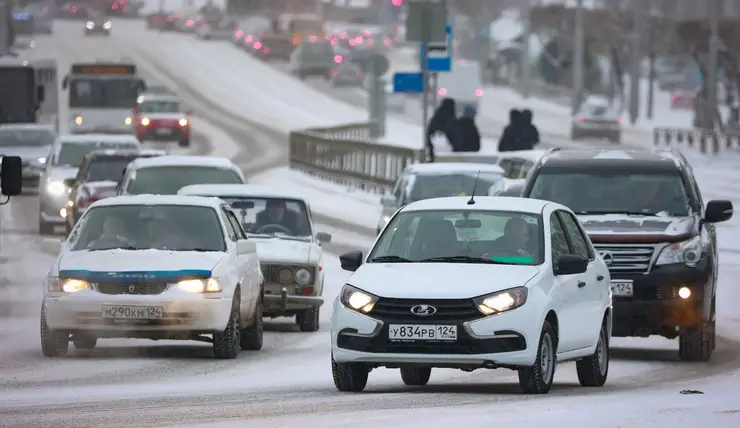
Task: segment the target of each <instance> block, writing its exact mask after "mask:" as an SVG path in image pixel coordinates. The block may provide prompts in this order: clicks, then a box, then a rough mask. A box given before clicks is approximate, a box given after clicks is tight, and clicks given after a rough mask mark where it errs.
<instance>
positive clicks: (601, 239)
mask: <svg viewBox="0 0 740 428" xmlns="http://www.w3.org/2000/svg"><path fill="white" fill-rule="evenodd" d="M522 196H523V197H528V198H536V199H545V200H550V201H554V202H558V203H561V204H563V205H566V206H568V207H570V208H571V209H572V210H573V211H574V212H575V213H576V214H577V215H578V217H579V220H580V221H581V223H582V224H583V226H584V228H585V229H586V231H587V232H588V234H589V236H590V237H591V241H592V242H593V244H594V247H595V248H596V250H597V251H598V252H599V253H600V254H601V257H602V258H603V259H604V261H605V262H606V264H607V266H609V272H610V276H611V289H612V295H613V302H614V323H613V325H614V327H613V328H614V330H613V336H622V337H625V336H638V337H647V336H651V335H660V336H663V337H666V338H669V339H673V338H676V337H678V338H679V356H680V358H681V359H682V360H685V361H706V360H708V359H709V358H710V357H711V355H712V351H713V350H714V347H715V318H716V317H715V308H716V302H715V299H716V291H717V271H718V269H717V263H718V261H717V237H716V230H715V226H714V223H719V222H723V221H726V220H728V219H730V217H732V202H730V201H725V200H715V201H709V202H708V203H706V205H705V203H704V200H703V199H702V196H701V192H700V190H699V186H698V185H697V183H696V180H695V178H694V174H693V171H692V168H691V166H690V165H689V164H688V162H687V161H686V159H685V158H684V157H683V156H682V155H681V154H680V153H678V152H673V151H666V150H655V151H629V150H607V149H604V150H552V151H551V152H550V153H549V154H547V155H546V156H544V157H543V158H542V159H541V160H540V161H539V162H538V163H537V164H536V165H535V166H534V167H533V168H532V170H531V171H530V173H529V177H528V178H527V183H526V185H525V187H524V190H523V192H522Z"/></svg>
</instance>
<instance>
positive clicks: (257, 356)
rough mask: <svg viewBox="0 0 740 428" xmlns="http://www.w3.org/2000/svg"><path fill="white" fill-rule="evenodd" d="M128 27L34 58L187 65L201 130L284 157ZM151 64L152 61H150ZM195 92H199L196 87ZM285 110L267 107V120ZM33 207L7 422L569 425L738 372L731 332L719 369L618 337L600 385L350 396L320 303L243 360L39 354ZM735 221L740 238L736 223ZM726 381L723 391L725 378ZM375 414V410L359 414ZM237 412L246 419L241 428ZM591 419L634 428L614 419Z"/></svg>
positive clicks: (142, 349)
mask: <svg viewBox="0 0 740 428" xmlns="http://www.w3.org/2000/svg"><path fill="white" fill-rule="evenodd" d="M132 24H133V25H136V23H132ZM123 27H124V25H121V26H118V25H116V28H117V29H119V30H121V31H117V32H115V33H114V36H113V37H112V38H111V39H110V40H107V39H82V37H81V34H82V31H81V30H82V28H81V25H79V23H77V24H70V23H65V24H60V25H59V26H58V27H57V29H58V32H57V34H55V36H54V38H53V39H43V40H40V41H39V47H38V49H37V53H36V54H38V55H53V56H54V57H56V58H57V59H58V60H59V61H60V62H62V61H64V62H65V63H69V61H73V60H75V59H87V60H90V59H93V58H106V57H107V58H110V57H111V55H112V53H115V55H116V57H120V56H129V57H132V58H134V59H135V60H136V61H137V63H139V64H140V65H141V66H143V67H144V68H145V71H146V72H147V74H148V75H152V76H154V77H156V78H159V79H161V80H163V81H164V79H171V78H172V76H177V75H178V74H179V76H180V77H179V78H178V79H177V80H179V81H178V82H175V83H176V84H177V86H178V87H179V89H180V91H181V92H183V96H184V97H185V98H186V101H187V102H188V103H189V104H190V105H191V106H192V108H193V109H194V110H195V112H196V115H197V116H198V117H199V118H202V119H204V120H207V121H208V122H211V123H212V124H213V125H215V127H216V128H219V129H218V130H213V128H214V126H213V125H211V126H210V128H209V126H206V125H204V126H203V127H202V128H200V129H201V131H203V130H208V129H211V130H213V132H210V131H209V135H208V137H209V138H211V141H210V143H211V145H212V146H213V148H214V150H216V151H218V150H219V149H220V148H219V147H220V141H218V140H219V136H218V135H219V134H218V133H217V132H216V131H220V132H221V134H220V135H223V133H226V134H229V135H230V136H231V137H233V138H234V139H236V141H238V142H240V143H242V144H243V147H240V149H242V150H241V152H240V153H239V154H238V155H237V160H239V161H240V163H241V164H243V165H244V166H246V167H248V168H249V169H251V170H254V169H264V168H268V167H270V166H273V165H278V164H281V163H283V162H284V155H285V147H284V144H285V142H284V141H285V140H284V137H283V138H280V137H281V136H282V135H284V134H283V133H282V132H280V131H276V130H275V129H274V128H273V129H271V128H270V127H269V126H264V125H255V124H253V123H250V121H249V119H250V114H251V113H253V112H255V111H256V110H255V109H253V110H249V111H242V112H241V114H240V112H239V111H238V110H239V107H240V106H238V105H235V104H236V103H234V102H231V101H230V102H229V103H230V105H229V106H225V107H224V106H221V105H219V104H218V103H216V102H214V101H213V100H211V99H209V97H208V96H203V94H197V93H195V92H196V91H199V90H200V91H204V90H205V85H204V84H203V82H202V81H198V78H197V77H196V78H194V79H193V78H191V79H190V80H189V81H186V80H185V79H186V77H187V72H188V71H190V72H191V73H192V74H193V75H194V76H203V75H204V74H206V71H204V70H209V71H212V70H211V68H209V66H208V65H207V64H202V63H197V62H192V63H191V65H190V70H182V66H181V63H179V64H178V63H175V62H173V61H170V62H169V63H167V64H164V63H158V62H159V61H164V60H167V58H163V54H162V50H166V49H167V45H161V46H154V45H155V44H156V41H157V39H156V37H157V36H155V35H146V34H131V35H129V34H127V33H125V32H124V31H122V29H123ZM129 36H130V37H129ZM146 61H150V62H151V63H150V64H148V65H146V66H145V64H144V62H146ZM223 61H224V62H225V61H227V59H225V58H224V59H223ZM223 68H225V71H222V72H220V74H215V72H214V74H212V76H211V78H212V79H214V80H226V79H227V76H228V75H230V74H231V75H233V74H238V73H239V70H233V69H229V68H228V67H222V69H223ZM175 69H179V70H175ZM62 70H63V69H62ZM177 71H179V73H177ZM253 72H254V70H253V71H252V73H253ZM168 75H169V76H168ZM252 76H253V80H248V81H245V82H243V83H242V84H243V85H254V86H262V85H268V84H269V81H270V79H271V76H270V74H265V75H264V76H262V77H261V78H260V80H254V79H257V77H255V75H254V74H252ZM234 81H235V80H234ZM233 89H234V91H235V92H237V91H238V90H239V88H237V87H235V88H233ZM188 91H190V93H185V92H188ZM252 94H253V95H254V96H255V98H253V99H250V100H247V102H251V103H252V104H256V105H262V106H263V109H264V108H265V107H264V106H265V105H268V104H269V103H266V102H265V101H264V100H263V99H258V98H256V95H255V94H258V91H256V90H254V91H253V92H252ZM263 96H264V95H263ZM263 103H265V104H263ZM244 105H246V102H245V104H244ZM279 113H280V112H279V111H264V112H262V114H263V115H265V116H267V115H278V114H279ZM253 119H254V118H253ZM203 132H204V133H205V131H203ZM197 148H198V147H196V149H197ZM36 209H37V208H36V200H35V198H34V197H32V196H29V197H21V198H18V199H14V200H13V201H12V202H11V203H10V204H9V205H6V206H4V207H3V209H2V210H1V211H0V212H1V213H2V223H1V224H2V228H3V230H2V233H1V235H0V236H2V241H1V242H0V260H2V262H3V264H2V265H0V289H3V288H5V289H6V290H5V291H7V290H11V293H10V294H7V293H6V294H5V300H9V301H12V302H16V303H18V306H17V308H16V310H14V311H13V313H14V315H15V316H13V317H8V318H2V319H0V338H2V346H0V426H2V427H24V428H26V427H36V426H39V427H41V426H50V425H53V426H55V427H58V428H63V427H75V428H78V427H107V426H109V427H117V428H122V427H137V428H140V427H144V426H151V427H154V426H190V425H193V424H205V423H212V422H224V423H225V424H224V425H213V427H214V428H215V427H217V426H221V427H227V426H229V427H230V426H239V427H293V426H298V425H300V426H301V427H302V428H303V427H314V426H315V427H329V426H339V425H342V426H346V425H348V424H353V425H356V426H370V425H369V424H370V423H373V424H384V425H385V426H395V427H400V426H407V427H416V426H419V425H418V424H419V422H420V421H421V422H423V421H426V426H429V424H430V423H434V422H441V421H450V422H456V423H459V422H461V421H466V420H467V419H466V418H468V417H469V416H470V415H475V416H477V417H478V419H473V421H479V422H484V421H487V422H488V423H494V422H495V423H501V422H502V421H503V420H507V421H509V422H508V423H507V425H510V426H524V425H525V423H526V422H527V421H529V422H532V421H538V422H540V423H544V422H548V420H543V419H542V418H541V416H540V417H539V418H540V419H535V416H533V415H532V414H531V413H530V415H529V416H526V412H527V411H529V412H532V411H533V410H535V409H537V410H536V412H537V414H541V415H545V414H546V413H547V412H548V411H551V410H552V409H553V408H560V409H569V410H571V409H572V412H573V415H570V416H568V415H563V412H562V411H561V412H559V413H556V415H560V416H557V417H560V418H561V419H562V418H564V419H567V418H571V420H575V419H583V417H584V416H585V415H586V414H587V413H586V412H587V409H588V408H590V407H594V408H598V409H601V410H600V411H601V412H603V413H604V414H605V413H606V412H607V411H609V410H608V409H611V410H614V409H617V411H619V409H623V410H622V412H623V413H629V412H628V411H625V410H624V406H625V403H626V401H625V400H624V397H632V402H633V403H634V401H635V400H637V401H642V399H638V398H637V397H646V398H645V401H646V402H648V401H650V400H654V399H655V397H663V396H665V397H666V399H667V400H671V399H673V400H676V399H677V398H676V397H679V396H678V393H677V391H678V390H679V389H684V388H699V389H705V390H706V391H712V385H719V384H717V381H715V380H714V379H712V378H711V377H712V376H715V375H716V376H727V375H726V373H729V372H734V371H736V370H738V369H740V359H739V358H738V355H740V343H738V342H737V341H734V340H731V339H729V338H727V337H725V338H723V339H721V340H720V341H719V343H718V347H717V350H716V352H715V354H714V357H713V359H712V362H711V363H708V364H684V363H679V362H678V361H677V352H676V348H677V343H676V342H675V341H666V340H661V339H642V340H633V339H627V340H626V339H618V340H615V341H614V342H615V343H614V344H615V350H614V352H613V355H612V356H613V358H615V360H614V361H613V362H612V366H611V368H610V378H609V382H608V383H607V386H606V387H604V388H603V389H584V388H581V387H579V386H576V385H577V380H576V375H575V366H574V364H566V365H562V366H559V367H558V372H557V374H556V378H555V381H556V385H555V387H554V388H553V391H552V393H551V394H550V396H548V397H531V396H524V395H521V394H520V393H519V392H518V386H517V382H516V376H515V373H514V372H509V371H503V370H500V371H476V372H475V373H462V372H459V371H452V370H436V371H435V372H434V373H433V375H432V380H431V382H430V385H428V386H427V387H423V388H414V387H406V386H403V385H402V383H401V380H400V375H399V374H398V371H397V370H384V369H381V370H378V371H374V372H373V373H372V374H371V376H370V382H369V386H368V389H367V393H364V394H339V393H337V392H336V390H335V389H334V386H333V384H332V380H331V373H330V367H329V337H328V330H327V328H328V316H329V311H328V310H327V309H325V310H323V311H322V317H321V319H322V328H321V329H320V331H319V332H317V333H299V332H298V331H297V328H296V327H295V326H294V324H293V323H291V322H290V321H288V320H277V321H274V322H270V323H269V324H268V325H267V329H268V332H267V334H266V336H265V348H264V349H263V350H262V351H259V352H256V353H249V352H244V353H242V354H241V355H240V357H239V358H238V359H237V360H234V361H217V360H213V359H212V354H211V348H210V346H209V345H206V344H198V343H194V342H151V341H134V340H127V341H122V340H106V341H103V342H102V343H101V344H100V346H99V347H98V348H96V349H95V350H92V351H84V352H83V351H74V350H73V351H71V352H70V354H69V356H67V357H65V358H58V359H47V358H44V357H43V356H42V355H41V352H40V349H39V342H38V327H39V326H38V319H39V318H38V315H39V309H40V297H41V281H42V278H43V277H44V276H45V274H46V270H47V268H48V266H49V264H50V262H51V259H50V257H48V256H45V255H43V254H40V253H39V247H40V241H41V239H40V237H38V236H37V235H36ZM726 230H727V232H726V233H732V231H733V230H734V229H732V228H728V229H726ZM329 231H330V232H332V233H335V231H334V230H329ZM336 233H337V234H339V233H344V234H345V238H351V237H352V236H353V235H352V231H347V230H336ZM720 233H725V232H724V231H723V232H720ZM736 236H740V234H738V235H736ZM348 240H349V241H354V242H342V243H341V245H335V246H330V247H328V248H327V249H328V250H329V251H331V252H333V253H337V252H340V251H344V249H345V247H348V246H351V244H354V246H357V247H363V246H366V245H367V241H366V240H360V239H354V238H353V239H348ZM728 242H729V240H728ZM728 245H729V244H728ZM721 258H722V260H723V263H724V264H723V266H722V268H721V271H720V277H721V278H724V279H725V280H726V281H725V282H723V285H724V286H725V288H722V286H721V287H720V288H721V289H722V291H721V292H722V295H721V296H720V297H721V298H720V299H718V304H720V303H719V302H721V304H720V307H719V309H720V312H722V313H723V318H722V319H721V320H720V329H722V327H725V330H730V328H729V327H731V329H733V330H734V329H735V328H736V326H737V325H740V319H738V318H737V317H736V316H734V315H733V313H738V312H740V311H737V310H735V311H734V312H732V310H733V308H734V306H735V304H734V302H738V301H739V299H738V297H740V292H736V291H735V289H734V287H732V286H734V284H733V283H732V278H735V277H737V274H738V272H740V261H737V259H738V257H736V256H735V254H733V253H732V252H723V254H722V256H721ZM325 269H326V275H327V277H326V286H325V291H324V295H325V297H326V299H327V301H329V300H330V299H332V298H333V297H334V296H335V295H336V294H337V292H338V291H339V289H340V288H341V286H342V285H343V284H344V282H345V280H346V278H347V277H348V273H346V272H343V271H341V270H340V269H339V267H338V261H337V259H336V256H332V257H330V258H329V262H327V264H326V265H325ZM328 304H331V302H329V303H328ZM735 323H738V324H735ZM728 337H729V336H728ZM723 382H724V383H726V382H727V381H726V380H725V381H723ZM724 383H722V384H721V385H720V386H722V387H724ZM702 385H707V386H706V388H704V387H703V386H702ZM720 386H717V387H716V388H720ZM735 391H737V389H735ZM723 395H726V394H720V393H719V390H717V395H715V400H714V407H713V408H712V409H711V410H712V411H713V412H719V413H717V414H718V415H720V416H718V417H721V418H722V419H711V418H708V417H705V418H703V419H702V421H704V422H707V423H708V422H709V421H713V420H714V421H716V422H714V423H713V425H714V426H716V427H718V428H721V427H725V426H727V427H729V426H738V425H740V423H738V422H737V419H727V418H732V417H735V418H737V414H735V413H733V411H735V412H736V408H729V407H727V406H726V405H725V404H723V403H724V402H723V401H721V400H717V399H716V397H718V396H723ZM735 396H736V395H735ZM648 397H651V398H648ZM680 397H681V398H682V399H683V400H688V399H689V398H685V397H684V396H680ZM707 398H708V399H711V398H712V397H710V396H707ZM694 402H696V399H694ZM682 406H683V407H687V406H686V405H685V404H684V405H681V404H676V403H674V402H672V401H666V405H665V406H664V407H666V408H667V409H671V408H675V407H682ZM528 409H529V410H528ZM650 409H651V410H645V408H644V407H641V406H639V405H638V404H635V405H634V407H631V410H632V411H635V415H636V414H637V412H636V411H637V410H640V411H641V412H642V413H640V414H642V415H644V416H643V417H642V418H637V416H633V415H632V416H629V418H631V419H633V420H635V421H637V422H640V421H642V422H644V421H645V420H649V417H657V416H656V415H655V414H654V413H655V410H654V409H655V407H651V408H650ZM368 410H373V411H375V412H376V413H375V414H373V415H370V414H367V413H362V412H364V411H368ZM381 410H385V411H383V412H381ZM493 410H495V412H494V413H493V414H491V412H492V411H493ZM675 412H676V411H675V410H674V413H675ZM723 412H724V413H723ZM499 413H500V415H499ZM569 413H570V412H569ZM589 413H590V412H589ZM521 415H525V416H521ZM623 416H624V415H619V414H616V415H615V416H614V417H613V418H611V417H610V418H609V419H610V420H609V421H607V422H615V421H617V420H620V419H618V418H619V417H623ZM353 418H355V419H357V418H359V419H362V420H363V421H364V424H363V425H357V424H356V423H355V422H354V420H353ZM230 420H239V422H234V425H231V423H230V422H229V421H230ZM687 420H688V419H687ZM723 421H724V422H723ZM728 421H729V422H728ZM733 421H734V422H733ZM517 422H518V423H519V424H517ZM723 423H731V424H732V425H729V424H728V425H724V424H723ZM551 425H552V424H551ZM209 426H210V425H209ZM374 426H376V425H374ZM552 426H554V425H552ZM574 426H575V425H574ZM588 426H589V427H590V428H593V427H602V426H603V427H616V426H631V425H627V424H626V423H625V424H622V423H621V422H619V423H617V422H615V423H612V424H599V423H591V424H589V425H588ZM653 426H658V425H653Z"/></svg>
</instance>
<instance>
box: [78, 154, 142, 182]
mask: <svg viewBox="0 0 740 428" xmlns="http://www.w3.org/2000/svg"><path fill="white" fill-rule="evenodd" d="M134 159H136V156H98V157H96V158H94V159H93V160H91V161H90V166H89V167H88V170H87V176H86V177H85V181H118V180H119V179H120V178H121V173H122V172H123V170H124V169H125V168H126V165H128V164H129V163H131V161H132V160H134Z"/></svg>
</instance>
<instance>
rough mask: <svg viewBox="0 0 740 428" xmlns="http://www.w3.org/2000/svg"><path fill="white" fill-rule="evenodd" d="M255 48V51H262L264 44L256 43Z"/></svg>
mask: <svg viewBox="0 0 740 428" xmlns="http://www.w3.org/2000/svg"><path fill="white" fill-rule="evenodd" d="M254 48H255V49H257V50H260V49H262V43H260V42H256V43H255V44H254Z"/></svg>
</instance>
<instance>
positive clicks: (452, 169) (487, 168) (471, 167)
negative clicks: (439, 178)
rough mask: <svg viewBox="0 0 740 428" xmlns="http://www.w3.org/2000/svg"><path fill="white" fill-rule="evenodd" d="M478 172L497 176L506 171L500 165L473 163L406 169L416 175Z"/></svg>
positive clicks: (426, 165) (429, 165)
mask: <svg viewBox="0 0 740 428" xmlns="http://www.w3.org/2000/svg"><path fill="white" fill-rule="evenodd" d="M478 171H480V172H489V173H496V174H503V173H504V170H503V169H502V168H501V167H500V166H498V165H494V164H486V163H472V162H470V163H466V162H449V163H417V164H413V165H409V166H408V167H406V172H410V173H414V174H454V173H459V172H469V173H473V174H475V173H477V172H478Z"/></svg>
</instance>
